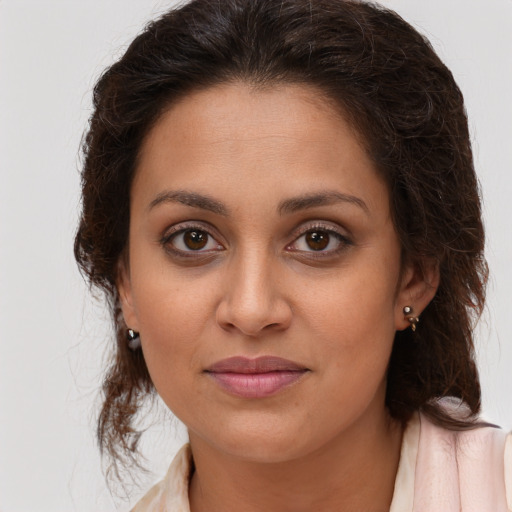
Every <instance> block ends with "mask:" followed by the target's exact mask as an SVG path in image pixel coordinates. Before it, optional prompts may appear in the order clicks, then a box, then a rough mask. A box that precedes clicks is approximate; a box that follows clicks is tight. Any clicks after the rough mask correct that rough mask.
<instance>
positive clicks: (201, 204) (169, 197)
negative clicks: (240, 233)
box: [148, 190, 229, 217]
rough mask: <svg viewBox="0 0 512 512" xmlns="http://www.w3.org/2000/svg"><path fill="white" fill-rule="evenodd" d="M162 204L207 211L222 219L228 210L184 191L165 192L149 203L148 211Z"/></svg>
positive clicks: (211, 199)
mask: <svg viewBox="0 0 512 512" xmlns="http://www.w3.org/2000/svg"><path fill="white" fill-rule="evenodd" d="M163 203H181V204H184V205H185V206H191V207H193V208H199V209H201V210H207V211H209V212H212V213H216V214H218V215H222V216H224V217H226V216H228V215H229V210H228V209H227V208H226V207H225V206H224V205H223V204H222V203H221V202H220V201H217V200H216V199H213V198H212V197H209V196H205V195H203V194H196V193H195V192H188V191H186V190H175V191H165V192H162V193H160V194H158V195H157V196H156V197H155V199H153V201H151V203H149V207H148V210H152V209H153V208H154V207H155V206H158V205H159V204H163Z"/></svg>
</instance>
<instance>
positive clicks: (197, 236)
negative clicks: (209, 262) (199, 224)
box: [183, 231, 208, 251]
mask: <svg viewBox="0 0 512 512" xmlns="http://www.w3.org/2000/svg"><path fill="white" fill-rule="evenodd" d="M183 241H184V242H185V245H186V246H187V247H188V248H189V249H192V250H194V251H197V250H198V249H202V248H203V247H204V246H205V245H206V242H207V241H208V235H207V234H206V233H205V232H203V231H186V232H185V235H184V236H183Z"/></svg>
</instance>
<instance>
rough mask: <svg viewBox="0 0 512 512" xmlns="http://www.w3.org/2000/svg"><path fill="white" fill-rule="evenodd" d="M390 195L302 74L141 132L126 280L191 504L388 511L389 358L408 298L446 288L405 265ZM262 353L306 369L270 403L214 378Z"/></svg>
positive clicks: (231, 92)
mask: <svg viewBox="0 0 512 512" xmlns="http://www.w3.org/2000/svg"><path fill="white" fill-rule="evenodd" d="M176 191H187V193H188V195H186V196H183V195H182V196H179V197H177V196H176ZM312 194H313V195H317V196H320V199H318V197H317V198H316V199H317V200H316V201H313V202H311V201H310V202H309V204H307V203H305V202H304V201H302V202H300V201H295V202H290V201H289V200H290V199H297V198H301V199H303V198H304V197H305V196H307V195H312ZM198 195H201V196H207V197H208V198H210V199H212V200H214V201H215V203H211V202H207V201H206V202H205V201H204V200H202V201H197V196H198ZM335 196H336V198H335ZM389 200H390V199H389V193H388V189H387V186H386V183H385V182H384V180H383V179H382V177H381V176H380V175H379V174H378V172H377V171H376V169H375V166H374V164H373V162H372V161H371V160H370V158H369V157H368V155H367V154H366V152H365V151H364V149H363V147H362V146H361V144H360V143H359V140H358V137H357V136H356V134H355V133H354V132H353V131H352V129H351V128H350V126H349V125H348V124H347V122H346V121H345V120H344V119H343V117H342V116H341V115H340V113H339V112H335V111H334V110H333V108H332V105H329V104H328V103H327V102H326V101H324V100H323V99H322V97H321V95H320V94H319V91H317V90H315V89H313V88H309V87H306V86H303V85H300V86H299V85H296V86H295V85H286V86H285V85H282V86H275V87H272V88H269V89H265V90H254V89H253V88H251V87H250V86H249V85H246V84H242V83H231V84H224V85H221V86H217V87H213V88H210V89H206V90H202V91H199V92H194V93H192V94H189V95H188V96H186V97H185V98H183V99H182V100H180V101H179V102H178V103H177V104H175V105H173V106H172V107H171V108H170V109H169V110H168V111H167V112H166V113H164V114H163V115H162V117H161V118H160V120H159V121H158V123H157V124H156V125H155V126H154V128H153V129H152V130H151V131H150V133H149V134H148V136H147V137H146V139H145V141H144V144H143V146H142V148H141V153H140V160H139V164H138V169H137V173H136V177H135V180H134V183H133V187H132V193H131V219H130V233H129V247H128V252H127V258H126V259H125V261H123V262H122V263H121V265H120V277H119V291H120V296H121V301H122V307H123V313H124V317H125V320H126V323H127V325H128V326H129V327H130V328H133V329H135V330H137V331H139V332H140V336H141V342H142V349H143V353H144V357H145V360H146V363H147V366H148V369H149V372H150V375H151V378H152V380H153V382H154V384H155V387H156V389H157V391H158V393H159V394H160V395H161V397H162V398H163V400H164V401H165V403H166V404H167V406H168V407H169V408H170V409H171V410H172V411H173V412H174V413H175V414H176V415H177V416H178V417H179V418H180V419H181V420H182V421H183V422H184V423H185V425H186V426H187V427H188V430H189V434H190V442H191V447H192V452H193V455H194V462H195V467H196V471H195V473H194V475H193V478H192V482H191V485H190V501H191V510H192V511H193V512H201V511H206V510H208V511H210V512H212V511H213V512H215V511H228V510H244V511H252V510H260V511H261V510H265V511H274V510H275V511H278V510H279V511H280V512H282V511H294V512H298V511H299V512H300V511H306V510H308V511H309V510H315V511H320V512H321V511H324V510H325V511H332V510H361V511H365V512H366V511H384V510H388V509H389V504H390V502H391V499H392V494H393V485H394V479H395V475H396V471H397V467H398V461H399V452H400V443H401V435H402V432H401V428H400V426H399V425H397V424H396V423H395V422H394V421H393V420H392V419H391V418H390V417H389V415H388V413H387V409H386V407H385V404H384V400H385V387H386V384H385V382H386V378H385V377H386V368H387V364H388V361H389V357H390V352H391V348H392V344H393V339H394V334H395V331H396V330H398V329H405V328H407V327H408V326H409V323H408V321H407V319H406V318H405V317H404V313H403V307H404V306H405V305H411V306H413V307H414V311H415V314H419V313H421V311H422V310H423V309H424V307H426V305H427V304H428V302H429V301H430V300H431V299H432V297H433V295H434V293H435V289H436V283H437V275H436V270H435V268H432V269H430V270H427V272H426V273H422V274H420V273H419V272H418V271H417V270H416V268H415V267H412V266H402V264H401V258H400V253H401V251H400V245H399V241H398V238H397V234H396V231H395V228H394V225H393V222H392V219H391V215H390V208H389ZM286 201H287V203H286ZM184 203H188V204H184ZM283 205H284V206H286V205H287V206H288V208H286V207H284V208H283ZM206 207H208V209H206ZM213 207H215V208H213ZM280 207H281V210H280ZM213 210H215V211H213ZM221 210H224V211H221ZM187 229H188V230H189V231H186V230H187ZM194 229H195V230H200V232H201V234H202V236H203V241H204V240H206V241H207V243H206V245H205V246H204V247H203V248H201V249H199V250H198V249H195V250H193V249H191V248H190V244H189V245H187V240H188V239H187V238H186V237H187V236H188V237H189V238H190V233H191V230H194ZM184 230H185V231H184ZM307 232H310V233H311V232H317V233H320V235H321V236H322V237H323V240H328V244H327V246H326V247H325V248H322V249H320V250H318V246H314V247H313V248H312V246H311V243H310V242H311V240H310V238H309V239H308V238H307V235H306V234H305V233H307ZM308 240H309V241H308ZM263 355H271V356H279V357H282V358H286V359H288V360H292V361H294V362H296V363H298V364H300V365H302V366H304V367H306V368H307V369H308V371H307V372H305V373H304V375H303V376H302V377H301V378H300V379H298V380H297V381H296V382H294V383H293V384H292V385H290V386H288V387H285V388H283V389H281V390H280V391H279V392H278V393H275V394H273V395H271V396H268V397H264V398H244V397H240V396H234V395H233V394H230V393H229V392H226V390H224V389H223V388H222V387H221V386H219V385H218V384H217V382H216V381H215V380H214V379H212V378H211V376H210V375H208V373H205V370H206V369H207V368H208V367H209V366H211V365H212V364H214V363H215V362H217V361H219V360H222V359H225V358H228V357H232V356H244V357H247V358H256V357H259V356H263Z"/></svg>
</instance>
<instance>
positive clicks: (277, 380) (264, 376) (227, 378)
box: [205, 356, 309, 398]
mask: <svg viewBox="0 0 512 512" xmlns="http://www.w3.org/2000/svg"><path fill="white" fill-rule="evenodd" d="M205 372H206V373H207V374H208V375H210V376H211V377H212V378H213V379H214V380H215V381H216V382H217V384H219V385H220V387H221V388H223V389H224V390H225V391H227V392H228V393H230V394H233V395H237V396H240V397H243V398H264V397H266V396H270V395H274V394H275V393H277V392H279V391H280V390H282V389H284V388H286V387H288V386H290V385H292V384H293V383H295V382H297V381H298V380H299V379H301V378H302V377H303V376H304V375H305V374H306V373H307V372H309V370H308V368H306V367H304V366H301V365H299V364H297V363H294V362H293V361H289V360H287V359H282V358H280V357H274V356H263V357H258V358H257V359H248V358H245V357H231V358H229V359H223V360H222V361H218V362H217V363H215V364H213V365H212V366H210V367H209V368H207V369H206V370H205Z"/></svg>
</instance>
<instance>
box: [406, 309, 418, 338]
mask: <svg viewBox="0 0 512 512" xmlns="http://www.w3.org/2000/svg"><path fill="white" fill-rule="evenodd" d="M403 312H404V315H405V316H406V318H407V320H408V321H409V323H410V324H411V329H412V331H413V332H414V331H416V326H417V325H418V323H419V321H420V319H419V317H417V316H413V314H412V313H413V309H412V306H404V309H403ZM409 315H410V316H409Z"/></svg>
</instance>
